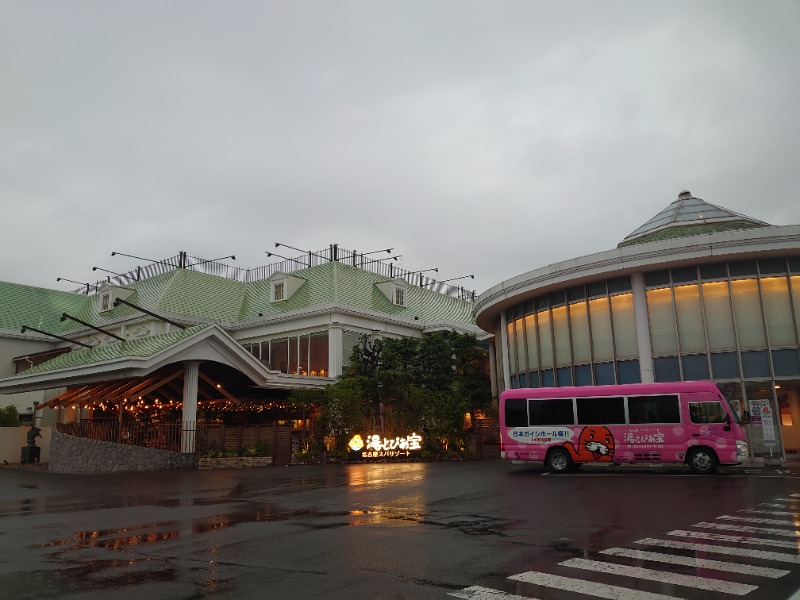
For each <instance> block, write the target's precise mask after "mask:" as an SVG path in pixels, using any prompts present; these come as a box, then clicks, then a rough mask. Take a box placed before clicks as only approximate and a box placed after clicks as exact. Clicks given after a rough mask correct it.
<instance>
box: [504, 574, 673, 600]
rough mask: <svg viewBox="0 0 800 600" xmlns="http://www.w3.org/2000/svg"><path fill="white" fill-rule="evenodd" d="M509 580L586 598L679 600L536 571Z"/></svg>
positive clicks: (514, 576)
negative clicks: (581, 595) (584, 595)
mask: <svg viewBox="0 0 800 600" xmlns="http://www.w3.org/2000/svg"><path fill="white" fill-rule="evenodd" d="M509 579H513V580H515V581H523V582H525V583H532V584H533V585H541V586H544V587H549V588H554V589H557V590H563V591H565V592H574V593H576V594H586V595H587V596H592V597H593V598H603V599H604V600H680V598H678V597H677V596H665V595H664V594H655V593H653V592H645V591H643V590H636V589H632V588H626V587H619V586H616V585H605V584H603V583H595V582H594V581H586V580H585V579H573V578H572V577H561V576H560V575H550V574H549V573H539V572H537V571H528V572H527V573H520V574H519V575H512V576H511V577H509Z"/></svg>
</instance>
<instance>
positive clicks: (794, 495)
mask: <svg viewBox="0 0 800 600" xmlns="http://www.w3.org/2000/svg"><path fill="white" fill-rule="evenodd" d="M789 495H790V496H791V497H792V498H800V494H789Z"/></svg>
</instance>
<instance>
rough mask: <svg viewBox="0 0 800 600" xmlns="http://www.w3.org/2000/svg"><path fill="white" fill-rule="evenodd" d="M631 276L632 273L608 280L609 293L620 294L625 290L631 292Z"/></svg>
mask: <svg viewBox="0 0 800 600" xmlns="http://www.w3.org/2000/svg"><path fill="white" fill-rule="evenodd" d="M631 289H632V288H631V278H630V275H626V276H625V277H617V278H616V279H609V280H608V293H609V294H620V293H623V292H630V291H631Z"/></svg>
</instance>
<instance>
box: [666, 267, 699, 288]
mask: <svg viewBox="0 0 800 600" xmlns="http://www.w3.org/2000/svg"><path fill="white" fill-rule="evenodd" d="M690 281H697V267H683V268H681V269H672V283H673V284H678V283H687V282H690Z"/></svg>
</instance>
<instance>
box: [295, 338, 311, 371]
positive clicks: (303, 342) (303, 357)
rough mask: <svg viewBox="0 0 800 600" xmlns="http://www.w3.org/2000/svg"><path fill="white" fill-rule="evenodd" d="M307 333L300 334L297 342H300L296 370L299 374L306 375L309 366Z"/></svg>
mask: <svg viewBox="0 0 800 600" xmlns="http://www.w3.org/2000/svg"><path fill="white" fill-rule="evenodd" d="M308 339H309V336H308V335H301V336H300V339H299V342H300V364H299V365H298V370H297V372H298V373H299V374H300V375H308V373H309V368H308Z"/></svg>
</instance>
